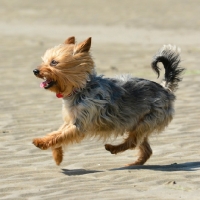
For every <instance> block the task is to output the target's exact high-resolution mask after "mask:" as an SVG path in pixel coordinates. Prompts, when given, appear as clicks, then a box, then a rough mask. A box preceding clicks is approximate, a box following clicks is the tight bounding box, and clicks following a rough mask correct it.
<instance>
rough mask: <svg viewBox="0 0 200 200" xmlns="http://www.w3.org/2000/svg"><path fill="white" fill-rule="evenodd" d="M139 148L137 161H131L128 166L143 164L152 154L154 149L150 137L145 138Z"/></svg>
mask: <svg viewBox="0 0 200 200" xmlns="http://www.w3.org/2000/svg"><path fill="white" fill-rule="evenodd" d="M138 148H139V157H138V159H137V160H136V161H135V162H133V163H130V164H128V165H126V166H133V165H143V164H144V163H145V162H146V161H147V160H148V159H149V158H150V156H151V155H152V150H151V147H150V144H149V142H148V138H144V141H143V142H142V143H141V144H140V145H139V147H138Z"/></svg>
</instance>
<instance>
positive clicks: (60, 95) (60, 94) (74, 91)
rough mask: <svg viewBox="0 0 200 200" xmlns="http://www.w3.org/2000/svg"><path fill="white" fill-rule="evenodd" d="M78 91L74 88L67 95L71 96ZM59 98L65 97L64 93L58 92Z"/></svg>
mask: <svg viewBox="0 0 200 200" xmlns="http://www.w3.org/2000/svg"><path fill="white" fill-rule="evenodd" d="M76 92H77V91H76V90H73V91H72V92H71V93H69V94H68V95H66V97H71V96H72V95H73V94H75V93H76ZM56 96H57V98H63V97H64V96H63V95H62V93H56Z"/></svg>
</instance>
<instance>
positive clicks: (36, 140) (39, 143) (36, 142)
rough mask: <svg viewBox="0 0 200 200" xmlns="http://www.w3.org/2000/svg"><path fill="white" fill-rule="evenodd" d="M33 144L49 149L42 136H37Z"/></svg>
mask: <svg viewBox="0 0 200 200" xmlns="http://www.w3.org/2000/svg"><path fill="white" fill-rule="evenodd" d="M33 144H34V145H35V146H36V147H38V148H40V149H42V150H46V149H48V145H47V144H46V143H45V142H44V140H43V139H42V138H35V139H33Z"/></svg>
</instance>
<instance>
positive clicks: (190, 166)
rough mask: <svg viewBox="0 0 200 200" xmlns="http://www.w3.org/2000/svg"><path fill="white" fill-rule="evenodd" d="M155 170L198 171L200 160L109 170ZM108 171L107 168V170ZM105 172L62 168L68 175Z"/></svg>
mask: <svg viewBox="0 0 200 200" xmlns="http://www.w3.org/2000/svg"><path fill="white" fill-rule="evenodd" d="M143 169H145V170H153V171H166V172H172V171H197V170H200V162H187V163H179V164H177V163H174V164H170V165H141V166H129V167H120V168H113V169H109V170H108V171H120V170H143ZM106 171H107V170H106ZM100 172H105V170H104V171H100V170H86V169H62V173H63V174H65V175H67V176H80V175H85V174H91V173H100Z"/></svg>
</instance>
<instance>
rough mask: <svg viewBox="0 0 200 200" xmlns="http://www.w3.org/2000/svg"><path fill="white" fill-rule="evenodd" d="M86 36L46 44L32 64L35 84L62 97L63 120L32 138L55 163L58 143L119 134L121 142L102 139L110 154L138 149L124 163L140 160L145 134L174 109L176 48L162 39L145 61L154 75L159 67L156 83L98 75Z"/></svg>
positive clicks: (145, 151)
mask: <svg viewBox="0 0 200 200" xmlns="http://www.w3.org/2000/svg"><path fill="white" fill-rule="evenodd" d="M90 46H91V38H88V39H86V40H85V41H83V42H81V43H78V44H76V43H75V37H70V38H68V39H67V40H66V41H65V42H64V43H63V44H60V45H58V46H55V47H53V48H51V49H48V50H47V51H46V53H45V54H44V56H43V57H42V60H43V62H42V64H41V65H40V66H39V67H38V68H37V69H34V70H33V73H34V75H35V76H36V77H38V78H41V79H43V80H44V81H43V82H42V83H41V84H40V87H42V88H44V89H46V90H50V91H52V92H55V93H56V96H57V97H59V98H62V101H63V110H62V111H63V121H64V123H63V125H62V126H61V127H60V128H59V129H58V130H57V131H53V132H52V133H50V134H48V135H46V136H44V137H42V138H35V139H34V140H33V144H34V145H35V146H36V147H38V148H40V149H42V150H46V149H49V148H51V149H52V152H53V158H54V160H55V162H56V164H57V165H59V164H60V163H61V162H62V160H63V147H64V146H65V145H68V144H72V143H79V142H81V140H83V139H84V138H85V137H93V136H98V137H99V138H103V139H108V138H110V137H111V136H114V137H117V136H119V135H125V136H126V137H125V139H124V141H123V142H122V143H121V144H118V145H112V144H105V149H106V150H107V151H110V152H111V153H112V154H117V153H120V152H123V151H125V150H127V149H135V148H138V149H139V156H138V159H137V160H136V161H135V162H133V163H130V164H128V165H129V166H131V165H143V164H144V163H145V162H146V161H147V160H148V159H149V158H150V156H151V154H152V150H151V147H150V144H149V140H148V138H149V136H150V135H151V134H152V133H159V132H161V131H163V130H164V128H165V127H166V126H167V125H168V124H169V123H170V122H171V120H172V118H173V115H174V106H173V104H174V101H175V98H176V97H175V95H174V92H175V91H176V89H177V88H178V83H179V82H180V81H181V80H182V78H181V74H182V72H183V71H184V68H181V67H180V66H179V64H180V55H179V53H180V49H179V48H177V47H176V46H172V45H164V46H163V47H162V48H161V49H160V50H159V51H158V52H157V54H156V55H155V56H154V57H153V60H152V63H151V67H152V69H153V70H154V71H155V72H156V73H157V75H158V77H159V75H160V68H159V66H158V62H161V63H162V64H163V66H164V68H165V75H164V79H163V81H162V83H161V84H158V83H156V82H153V81H150V80H146V79H142V78H136V77H131V76H130V75H122V76H119V77H118V78H104V77H103V76H98V75H97V74H96V72H95V64H94V61H93V59H92V57H91V54H90Z"/></svg>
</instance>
